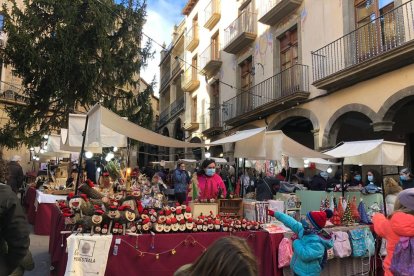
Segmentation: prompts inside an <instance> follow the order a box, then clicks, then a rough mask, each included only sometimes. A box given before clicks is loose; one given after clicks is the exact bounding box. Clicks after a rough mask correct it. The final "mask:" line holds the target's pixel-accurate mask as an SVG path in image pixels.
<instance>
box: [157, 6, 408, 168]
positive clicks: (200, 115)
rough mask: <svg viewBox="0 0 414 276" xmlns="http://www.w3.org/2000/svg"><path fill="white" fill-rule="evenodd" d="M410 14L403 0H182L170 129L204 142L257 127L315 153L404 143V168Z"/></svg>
mask: <svg viewBox="0 0 414 276" xmlns="http://www.w3.org/2000/svg"><path fill="white" fill-rule="evenodd" d="M413 10H414V2H413V1H412V0H411V1H407V0H395V1H392V0H350V1H342V0H337V1H312V0H244V1H241V0H239V1H237V0H226V1H221V2H220V1H218V0H200V1H196V0H190V1H188V2H187V4H186V6H185V8H184V11H183V13H184V15H185V20H184V22H185V23H184V24H185V27H183V28H184V29H185V33H186V35H185V36H184V47H185V49H184V60H185V63H184V74H183V80H184V81H183V83H182V88H183V89H184V91H186V93H185V99H186V102H185V109H184V111H185V112H183V115H182V117H181V122H182V123H180V125H177V127H178V126H181V127H183V130H184V131H186V133H185V138H187V139H188V140H190V139H195V138H194V137H199V138H202V137H203V138H204V139H211V140H214V139H217V138H220V137H222V136H224V135H227V134H229V133H232V132H234V131H236V130H242V129H248V128H255V127H259V126H267V128H268V129H269V130H277V129H281V130H282V131H283V132H284V133H285V134H287V135H288V136H290V137H292V138H293V139H295V140H297V141H298V142H300V143H302V144H304V145H306V146H309V147H311V148H315V149H324V148H329V147H332V146H334V145H335V144H337V143H338V142H340V141H349V140H365V139H379V138H381V139H387V140H392V141H398V142H405V143H406V144H407V146H406V154H405V159H406V160H405V163H406V164H407V165H409V166H410V165H411V164H412V162H414V160H413V161H412V159H413V158H414V151H413V148H414V125H413V124H410V118H412V117H413V116H414V108H413V107H414V78H413V76H414V64H413V59H412V55H413V52H414V27H413V26H414V13H413V12H412V11H413ZM223 11H225V13H224V14H223ZM172 45H174V43H173V44H172ZM173 49H174V47H173ZM195 68H197V69H195ZM161 74H162V76H164V74H163V71H162V69H161ZM160 95H161V101H162V98H163V94H160ZM171 102H172V101H171ZM166 106H167V105H165V102H164V105H161V108H163V107H164V108H165V107H166ZM195 110H196V111H197V112H195ZM172 119H173V118H172ZM162 129H163V128H162V126H161V130H162ZM164 129H165V126H164ZM168 129H169V130H173V128H169V126H168ZM165 134H168V133H166V132H165ZM170 136H173V135H170ZM220 150H223V152H224V155H225V156H226V155H227V156H231V147H225V148H224V149H220Z"/></svg>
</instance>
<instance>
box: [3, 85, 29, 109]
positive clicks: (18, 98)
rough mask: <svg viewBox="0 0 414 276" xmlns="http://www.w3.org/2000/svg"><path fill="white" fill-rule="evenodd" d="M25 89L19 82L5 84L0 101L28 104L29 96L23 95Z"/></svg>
mask: <svg viewBox="0 0 414 276" xmlns="http://www.w3.org/2000/svg"><path fill="white" fill-rule="evenodd" d="M22 93H23V89H22V88H21V86H20V85H18V84H4V88H3V91H2V93H0V102H1V103H5V104H18V105H26V104H28V103H29V98H27V97H25V96H22Z"/></svg>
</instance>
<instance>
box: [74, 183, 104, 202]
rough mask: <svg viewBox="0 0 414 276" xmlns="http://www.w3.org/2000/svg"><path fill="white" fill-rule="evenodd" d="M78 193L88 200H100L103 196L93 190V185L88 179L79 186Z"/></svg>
mask: <svg viewBox="0 0 414 276" xmlns="http://www.w3.org/2000/svg"><path fill="white" fill-rule="evenodd" d="M79 191H80V192H81V193H83V194H86V195H87V196H88V198H90V199H102V198H103V197H104V195H103V194H101V193H100V192H99V191H98V190H97V189H95V184H94V183H93V182H92V181H91V180H90V179H87V180H86V181H85V182H84V183H82V184H81V185H80V186H79Z"/></svg>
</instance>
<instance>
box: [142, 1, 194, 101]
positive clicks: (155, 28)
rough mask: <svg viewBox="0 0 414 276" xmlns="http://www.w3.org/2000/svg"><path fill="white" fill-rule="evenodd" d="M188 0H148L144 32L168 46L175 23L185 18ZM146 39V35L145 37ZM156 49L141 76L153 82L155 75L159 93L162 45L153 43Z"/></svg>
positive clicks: (155, 89) (156, 92) (156, 91)
mask: <svg viewBox="0 0 414 276" xmlns="http://www.w3.org/2000/svg"><path fill="white" fill-rule="evenodd" d="M186 2H187V0H147V23H146V24H145V25H144V33H145V34H147V35H148V36H150V37H151V38H153V39H154V40H156V41H157V42H158V43H160V44H163V43H164V42H165V44H166V45H167V46H168V45H169V44H170V42H171V34H172V30H173V27H174V25H175V24H178V23H180V22H181V20H182V19H183V18H184V17H183V15H182V14H181V11H182V9H183V7H184V5H185V3H186ZM144 39H146V37H144ZM152 48H153V50H155V56H154V59H153V60H150V61H149V62H148V67H147V68H145V69H143V70H142V71H141V77H142V78H143V79H144V80H145V81H146V82H148V83H149V82H151V81H152V79H153V78H154V76H155V80H156V82H157V85H156V87H155V88H154V91H155V94H156V95H158V88H159V82H160V81H159V67H158V65H159V63H160V51H161V47H160V46H158V45H157V44H156V43H152Z"/></svg>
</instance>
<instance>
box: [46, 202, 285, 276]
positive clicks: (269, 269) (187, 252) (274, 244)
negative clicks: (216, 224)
mask: <svg viewBox="0 0 414 276" xmlns="http://www.w3.org/2000/svg"><path fill="white" fill-rule="evenodd" d="M63 222H64V220H63V218H62V216H61V215H60V213H59V211H58V209H57V208H55V209H54V210H53V211H52V223H53V224H52V227H53V229H54V231H52V233H51V235H50V242H49V253H50V256H51V265H52V266H53V267H54V268H55V269H54V270H53V271H52V272H51V275H59V276H60V275H64V273H65V269H66V262H67V254H66V252H65V249H66V237H67V235H65V236H64V238H63V239H62V235H61V234H60V231H62V230H63V229H64V224H63ZM228 235H229V233H224V232H217V233H215V232H212V233H178V234H157V235H155V237H154V238H152V236H151V235H149V234H148V235H142V236H139V237H138V238H137V237H132V236H122V237H121V236H115V237H114V238H113V240H112V245H111V249H110V250H109V258H108V264H107V268H106V272H105V275H108V276H112V275H173V273H174V272H175V271H176V270H177V269H178V268H179V267H180V266H182V265H184V264H188V263H192V262H194V261H195V260H196V259H197V257H198V256H200V255H201V254H202V252H203V249H204V247H208V246H209V245H210V244H212V243H213V242H214V241H215V240H217V239H219V238H220V237H224V236H228ZM233 235H235V236H238V237H242V238H245V239H246V240H247V241H248V243H249V245H250V246H251V248H252V249H253V252H254V254H255V256H257V260H258V263H259V270H260V275H266V276H268V275H282V274H283V273H282V270H279V269H278V268H277V248H278V246H279V243H280V241H281V239H282V238H283V235H282V234H269V233H267V232H262V231H256V232H237V233H235V234H233ZM116 238H121V239H122V241H121V244H120V245H119V247H118V254H117V255H116V256H115V255H113V246H114V243H115V239H116ZM193 239H194V240H195V241H197V242H198V243H200V244H201V245H202V246H199V245H197V244H195V245H192V243H188V244H187V245H186V244H185V243H184V242H183V241H185V240H193ZM62 241H63V247H62ZM136 244H138V249H139V250H141V251H144V252H153V253H159V252H163V251H171V249H172V248H174V247H176V246H177V245H178V247H177V248H176V253H175V254H174V255H173V254H170V253H167V254H160V256H159V259H158V260H157V259H156V257H155V256H154V255H144V256H141V257H140V256H139V255H138V252H137V251H136V250H135V246H136ZM152 244H153V249H152Z"/></svg>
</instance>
